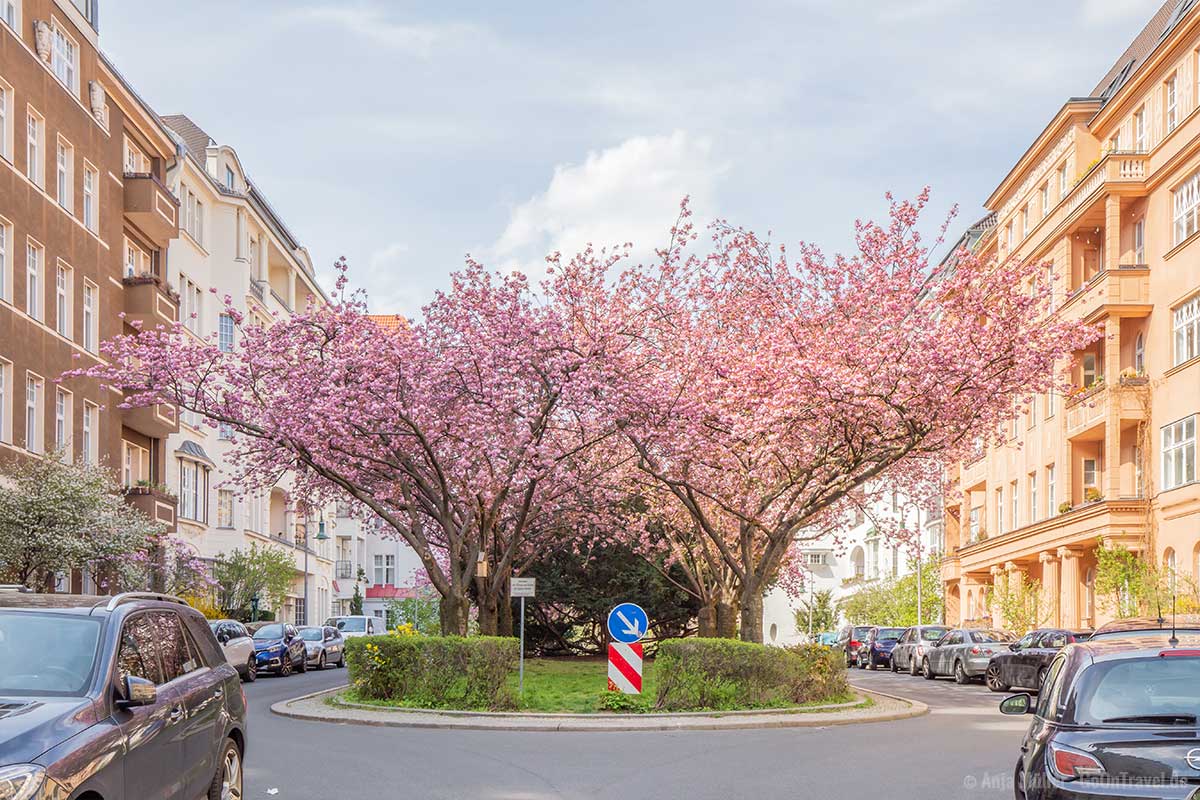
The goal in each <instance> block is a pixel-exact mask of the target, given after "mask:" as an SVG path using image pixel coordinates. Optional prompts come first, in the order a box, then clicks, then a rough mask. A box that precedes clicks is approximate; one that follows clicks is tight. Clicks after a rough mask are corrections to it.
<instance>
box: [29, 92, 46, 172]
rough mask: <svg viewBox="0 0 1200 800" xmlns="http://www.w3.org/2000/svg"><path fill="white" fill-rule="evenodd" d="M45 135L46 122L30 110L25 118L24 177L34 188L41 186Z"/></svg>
mask: <svg viewBox="0 0 1200 800" xmlns="http://www.w3.org/2000/svg"><path fill="white" fill-rule="evenodd" d="M45 133H46V121H45V120H43V119H42V117H41V115H40V114H38V113H37V112H35V111H33V110H30V112H29V114H28V115H27V116H26V118H25V175H26V176H28V178H29V180H31V181H32V182H33V185H34V186H39V187H41V186H43V183H42V180H43V177H44V165H43V164H42V152H43V150H42V146H43V144H44V141H45V139H44V137H45Z"/></svg>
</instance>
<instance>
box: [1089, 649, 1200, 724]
mask: <svg viewBox="0 0 1200 800" xmlns="http://www.w3.org/2000/svg"><path fill="white" fill-rule="evenodd" d="M1197 686H1200V658H1195V657H1189V656H1178V657H1171V658H1163V657H1158V656H1155V657H1153V658H1131V659H1128V660H1123V661H1109V662H1101V663H1099V664H1095V665H1093V666H1091V667H1089V668H1088V669H1086V670H1084V671H1083V673H1082V674H1081V675H1080V676H1079V680H1078V682H1077V683H1076V689H1075V692H1074V697H1073V699H1072V701H1071V704H1073V705H1074V717H1075V721H1076V722H1077V723H1079V724H1081V725H1102V724H1104V723H1115V722H1130V723H1145V724H1159V725H1163V724H1184V725H1188V724H1193V725H1194V724H1195V721H1196V717H1197V716H1198V715H1200V693H1197V691H1196V687H1197Z"/></svg>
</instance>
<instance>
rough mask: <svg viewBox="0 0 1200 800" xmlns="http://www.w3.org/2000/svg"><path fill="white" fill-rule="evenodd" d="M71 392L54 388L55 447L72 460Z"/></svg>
mask: <svg viewBox="0 0 1200 800" xmlns="http://www.w3.org/2000/svg"><path fill="white" fill-rule="evenodd" d="M70 445H71V393H70V392H66V391H63V390H62V389H55V390H54V449H56V450H60V451H62V454H63V458H64V459H65V460H67V461H70V460H71V449H70Z"/></svg>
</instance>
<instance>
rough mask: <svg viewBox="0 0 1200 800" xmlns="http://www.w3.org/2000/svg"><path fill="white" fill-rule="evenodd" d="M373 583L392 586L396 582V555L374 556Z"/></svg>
mask: <svg viewBox="0 0 1200 800" xmlns="http://www.w3.org/2000/svg"><path fill="white" fill-rule="evenodd" d="M375 583H376V585H383V586H394V585H395V583H396V557H395V556H384V555H376V556H375Z"/></svg>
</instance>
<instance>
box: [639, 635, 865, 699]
mask: <svg viewBox="0 0 1200 800" xmlns="http://www.w3.org/2000/svg"><path fill="white" fill-rule="evenodd" d="M654 670H655V677H656V678H657V681H658V698H657V701H656V703H655V707H656V708H658V709H660V710H663V711H699V710H705V709H715V710H732V709H737V708H780V707H784V706H794V705H803V704H806V703H819V702H838V701H841V700H843V699H845V698H846V697H847V696H848V695H849V694H850V685H849V684H848V683H847V682H846V668H845V664H843V663H842V661H841V659H840V654H835V653H834V652H833V651H832V650H830V649H829V648H828V647H821V646H819V645H801V646H798V647H793V648H787V649H785V648H780V647H766V646H764V645H761V644H753V643H750V642H740V641H736V640H733V639H668V640H666V641H663V642H660V643H659V647H658V658H657V659H655V662H654Z"/></svg>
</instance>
